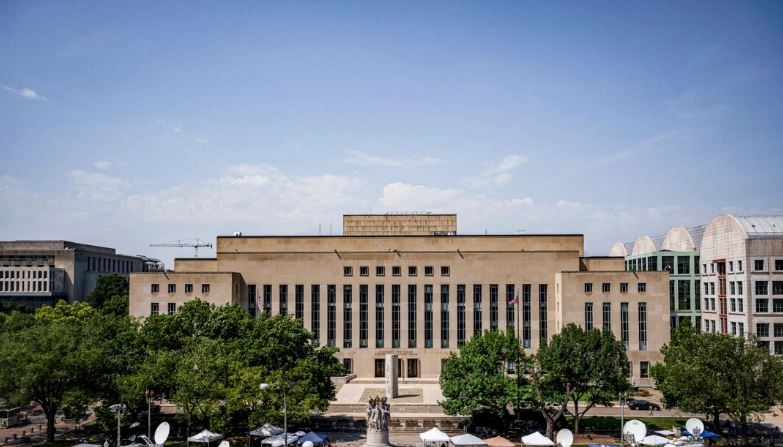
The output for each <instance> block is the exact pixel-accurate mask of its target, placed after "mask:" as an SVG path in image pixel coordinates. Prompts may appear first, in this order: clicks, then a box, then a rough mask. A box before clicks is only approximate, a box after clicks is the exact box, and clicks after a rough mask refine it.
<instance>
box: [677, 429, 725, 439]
mask: <svg viewBox="0 0 783 447" xmlns="http://www.w3.org/2000/svg"><path fill="white" fill-rule="evenodd" d="M682 434H683V436H693V435H691V432H689V431H688V430H686V429H684V428H683V429H682ZM699 437H702V438H704V439H715V438H720V435H719V434H717V433H713V432H711V431H709V430H704V431H703V432H701V433H699Z"/></svg>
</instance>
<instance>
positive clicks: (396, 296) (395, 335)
mask: <svg viewBox="0 0 783 447" xmlns="http://www.w3.org/2000/svg"><path fill="white" fill-rule="evenodd" d="M391 294H392V296H391V302H392V334H391V335H392V348H395V349H397V348H399V347H400V330H401V329H400V315H401V310H400V285H399V284H393V285H392V289H391Z"/></svg>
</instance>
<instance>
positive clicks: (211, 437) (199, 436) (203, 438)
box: [188, 430, 223, 447]
mask: <svg viewBox="0 0 783 447" xmlns="http://www.w3.org/2000/svg"><path fill="white" fill-rule="evenodd" d="M219 439H223V435H219V434H217V433H212V432H211V431H209V430H202V431H201V432H199V433H196V434H195V435H193V436H191V437H189V438H188V442H203V443H205V444H207V447H209V443H210V442H212V441H217V440H219Z"/></svg>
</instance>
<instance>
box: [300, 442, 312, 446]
mask: <svg viewBox="0 0 783 447" xmlns="http://www.w3.org/2000/svg"><path fill="white" fill-rule="evenodd" d="M302 447H313V441H305V442H303V443H302Z"/></svg>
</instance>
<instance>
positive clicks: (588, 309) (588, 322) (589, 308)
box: [585, 303, 593, 331]
mask: <svg viewBox="0 0 783 447" xmlns="http://www.w3.org/2000/svg"><path fill="white" fill-rule="evenodd" d="M592 330H593V303H585V331H592Z"/></svg>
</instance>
